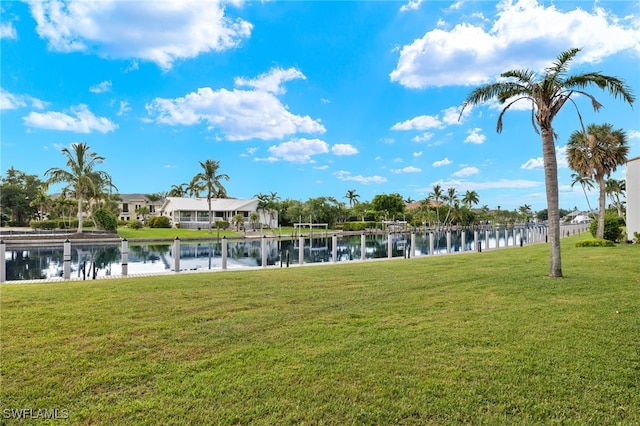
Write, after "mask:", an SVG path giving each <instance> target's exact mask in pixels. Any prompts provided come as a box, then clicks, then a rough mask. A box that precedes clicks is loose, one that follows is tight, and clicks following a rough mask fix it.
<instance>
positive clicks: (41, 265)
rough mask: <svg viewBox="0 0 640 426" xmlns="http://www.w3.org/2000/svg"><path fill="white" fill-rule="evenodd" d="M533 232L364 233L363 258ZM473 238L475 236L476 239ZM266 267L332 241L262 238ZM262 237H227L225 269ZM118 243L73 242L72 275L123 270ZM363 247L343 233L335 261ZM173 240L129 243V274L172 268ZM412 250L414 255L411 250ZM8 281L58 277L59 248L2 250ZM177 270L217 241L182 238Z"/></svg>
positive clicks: (513, 239) (313, 258) (510, 240)
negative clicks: (186, 240) (234, 238)
mask: <svg viewBox="0 0 640 426" xmlns="http://www.w3.org/2000/svg"><path fill="white" fill-rule="evenodd" d="M530 235H532V234H529V233H528V232H523V231H522V230H520V231H518V232H514V231H513V229H510V230H507V231H506V232H505V230H504V229H502V230H501V229H488V230H480V231H474V230H463V231H455V232H449V233H448V232H446V231H442V232H431V233H428V232H427V233H418V234H414V236H413V238H414V245H415V247H412V235H411V234H404V233H399V234H391V235H390V236H388V235H366V236H365V244H364V258H365V259H375V258H384V257H388V256H389V244H391V256H392V257H409V256H412V255H415V256H424V255H430V254H441V253H448V252H459V251H463V250H464V251H472V250H477V249H478V246H480V249H481V250H485V249H486V248H495V247H505V245H509V246H514V245H519V244H520V241H521V240H522V241H523V242H525V243H526V242H528V239H529V238H531V236H530ZM476 237H477V238H476ZM264 240H265V241H264V243H265V246H266V252H265V258H266V265H267V266H274V265H278V266H285V265H290V264H297V263H298V262H299V259H300V253H301V251H302V258H303V262H304V263H321V262H331V261H332V257H333V247H332V245H333V241H332V237H331V236H325V237H315V238H312V239H309V238H306V239H304V243H303V244H300V240H299V239H293V240H289V239H280V238H270V239H264ZM262 243H263V241H262V240H257V239H256V240H238V241H236V240H230V241H228V242H227V268H228V269H239V268H255V267H261V266H262V262H263V256H262ZM120 250H121V244H120V243H117V242H116V243H111V244H101V245H96V246H86V245H77V246H74V245H72V250H71V277H74V278H84V279H92V278H94V277H103V276H117V275H122V265H121V262H122V256H121V253H120ZM362 250H363V247H362V245H361V236H360V235H352V236H343V237H340V238H338V239H337V243H336V260H337V261H340V262H344V261H353V260H360V259H361V258H362ZM174 251H175V246H174V244H169V243H153V244H137V243H135V244H134V243H132V244H130V245H129V251H128V274H129V275H136V274H151V273H161V272H168V271H173V270H174V268H175V264H176V255H177V253H174ZM412 253H413V254H412ZM5 264H6V279H7V281H18V280H37V279H51V278H57V277H62V276H63V247H62V245H61V244H60V245H59V246H52V247H35V248H33V247H17V248H10V249H9V248H8V249H7V250H6V251H5ZM179 265H180V269H181V270H214V269H222V242H221V241H220V240H217V239H215V240H209V241H200V242H181V244H180V253H179Z"/></svg>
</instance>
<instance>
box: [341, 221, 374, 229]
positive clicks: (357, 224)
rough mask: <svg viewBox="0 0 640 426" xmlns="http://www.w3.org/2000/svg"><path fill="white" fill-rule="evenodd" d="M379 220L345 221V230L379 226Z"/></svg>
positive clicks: (343, 226) (343, 227)
mask: <svg viewBox="0 0 640 426" xmlns="http://www.w3.org/2000/svg"><path fill="white" fill-rule="evenodd" d="M377 227H378V222H345V223H344V224H343V225H342V230H343V231H364V230H365V229H369V228H377Z"/></svg>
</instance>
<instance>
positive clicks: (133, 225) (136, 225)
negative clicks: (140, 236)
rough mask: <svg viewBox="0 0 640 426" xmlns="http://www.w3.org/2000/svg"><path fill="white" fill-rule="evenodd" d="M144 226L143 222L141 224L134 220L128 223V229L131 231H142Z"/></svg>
mask: <svg viewBox="0 0 640 426" xmlns="http://www.w3.org/2000/svg"><path fill="white" fill-rule="evenodd" d="M143 226H144V225H143V224H142V222H140V221H139V220H137V219H134V220H130V221H129V222H127V227H128V228H131V229H140V228H142V227H143Z"/></svg>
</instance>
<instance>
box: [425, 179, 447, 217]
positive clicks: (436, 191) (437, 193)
mask: <svg viewBox="0 0 640 426" xmlns="http://www.w3.org/2000/svg"><path fill="white" fill-rule="evenodd" d="M443 196H444V193H443V192H442V187H441V186H440V185H434V186H433V190H432V191H431V192H430V193H429V195H428V196H427V198H428V199H429V200H430V201H433V203H434V207H435V208H436V223H437V224H438V225H439V224H440V201H441V200H442V197H443ZM428 204H430V203H428Z"/></svg>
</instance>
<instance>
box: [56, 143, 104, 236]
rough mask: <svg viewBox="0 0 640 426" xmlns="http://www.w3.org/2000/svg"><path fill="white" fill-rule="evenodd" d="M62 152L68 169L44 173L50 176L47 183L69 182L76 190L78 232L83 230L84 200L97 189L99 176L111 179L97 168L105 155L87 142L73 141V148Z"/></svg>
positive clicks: (64, 149) (57, 169)
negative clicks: (94, 149) (92, 148)
mask: <svg viewBox="0 0 640 426" xmlns="http://www.w3.org/2000/svg"><path fill="white" fill-rule="evenodd" d="M62 154H63V155H64V156H65V157H66V158H67V167H68V170H65V169H61V168H58V167H52V168H50V169H49V170H47V171H46V172H45V173H44V174H45V176H48V180H47V184H48V185H50V184H57V183H67V184H69V187H70V188H72V189H73V191H74V192H75V197H76V201H77V202H78V231H77V232H78V233H81V232H82V219H83V216H82V202H83V200H84V198H85V196H86V195H87V194H88V193H90V191H95V181H96V179H97V178H98V177H99V178H100V179H102V180H104V181H109V182H110V181H111V177H110V176H109V175H108V174H107V173H106V172H104V171H98V170H95V166H96V165H97V164H100V163H102V162H103V161H104V157H102V156H100V155H98V154H97V153H95V152H93V151H91V148H89V145H87V144H86V143H85V142H82V143H72V144H71V149H69V148H63V149H62Z"/></svg>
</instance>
